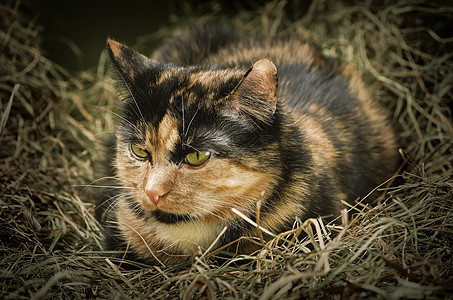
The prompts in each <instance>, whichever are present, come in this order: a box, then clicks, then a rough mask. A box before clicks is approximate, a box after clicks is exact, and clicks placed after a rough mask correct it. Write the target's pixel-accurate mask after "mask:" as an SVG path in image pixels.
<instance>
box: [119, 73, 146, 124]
mask: <svg viewBox="0 0 453 300" xmlns="http://www.w3.org/2000/svg"><path fill="white" fill-rule="evenodd" d="M118 74H119V75H120V77H121V80H122V81H123V83H124V85H125V86H126V88H127V90H128V91H129V94H130V95H131V98H132V100H134V103H135V106H136V107H137V110H138V112H139V113H140V116H141V117H142V119H145V118H144V117H143V114H142V111H141V110H140V107H139V106H138V103H137V101H136V100H135V97H134V94H132V91H131V89H130V88H129V85H128V84H127V82H126V80H125V79H124V77H123V75H122V74H121V73H120V72H118Z"/></svg>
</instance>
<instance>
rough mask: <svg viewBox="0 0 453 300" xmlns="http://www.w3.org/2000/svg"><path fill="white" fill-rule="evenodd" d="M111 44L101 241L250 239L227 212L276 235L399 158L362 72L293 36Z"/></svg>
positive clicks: (351, 194) (384, 172)
mask: <svg viewBox="0 0 453 300" xmlns="http://www.w3.org/2000/svg"><path fill="white" fill-rule="evenodd" d="M107 44H108V45H107V48H108V53H109V60H110V63H109V65H110V69H111V71H112V75H113V78H114V81H115V83H116V86H117V89H118V91H119V94H120V96H121V98H122V104H123V114H122V116H121V121H120V124H119V125H118V129H117V132H116V135H115V141H114V143H113V145H112V147H113V148H111V149H112V150H111V151H112V152H113V153H112V160H113V167H114V174H113V175H114V176H115V177H116V178H117V181H116V183H117V184H118V185H119V188H112V190H111V191H109V192H108V193H106V194H105V195H104V197H103V199H101V200H100V202H99V203H100V204H99V207H98V210H99V219H100V221H101V223H102V224H103V225H104V227H105V233H104V235H105V247H106V249H109V250H120V251H127V252H128V253H129V254H130V255H131V256H129V257H132V258H134V259H140V260H143V261H146V262H149V263H157V262H161V263H163V264H173V263H179V262H183V261H186V260H187V259H188V258H189V257H191V256H193V255H194V254H197V253H200V251H201V252H203V251H204V250H206V249H207V248H208V247H210V246H213V247H214V248H218V247H220V246H223V245H227V244H229V243H231V242H234V241H236V240H238V239H240V238H241V237H250V238H256V237H258V232H257V229H256V228H255V226H253V225H251V224H250V223H248V222H247V221H245V220H244V219H243V218H241V217H240V216H238V214H237V213H235V212H234V211H233V209H236V210H237V211H239V212H241V213H243V214H244V215H246V216H247V217H249V218H250V219H252V220H253V221H255V222H257V223H259V224H260V226H262V227H263V228H265V229H267V230H269V231H271V232H274V233H279V232H282V231H285V230H288V229H291V228H292V226H293V224H294V221H295V219H296V218H300V219H301V220H304V219H306V218H310V217H318V216H324V217H327V218H329V217H330V218H332V217H336V216H338V215H339V212H340V209H342V208H343V204H342V201H345V202H352V201H354V200H356V199H357V198H359V197H363V196H365V195H366V194H368V193H369V192H370V191H371V190H372V189H373V188H374V187H376V186H377V185H379V184H380V183H382V182H383V181H384V180H386V179H387V178H389V177H390V176H391V175H392V173H393V172H394V171H395V169H396V164H397V155H396V153H397V151H396V138H395V133H394V132H393V130H392V128H391V126H390V123H389V121H388V119H387V117H386V114H385V113H384V112H383V111H382V110H381V109H380V108H379V107H378V105H377V104H376V103H375V102H374V100H373V99H372V98H371V97H370V95H369V93H368V92H367V90H366V89H365V87H364V85H363V83H362V81H361V79H360V77H359V75H358V74H357V72H356V71H355V70H354V69H353V68H351V67H346V68H344V69H342V68H340V67H339V66H337V65H336V63H334V62H332V61H330V60H327V59H325V58H323V57H322V56H321V55H320V54H319V51H318V50H317V48H316V47H314V46H312V45H310V44H308V43H305V42H303V41H300V40H299V39H296V38H279V39H271V38H265V39H253V38H245V39H243V38H241V37H238V36H237V35H236V34H235V33H234V32H233V31H231V30H229V29H222V28H217V29H197V30H192V31H190V32H188V33H184V34H180V35H178V36H175V37H174V38H173V39H170V40H169V41H168V42H167V43H166V44H164V45H163V46H162V47H161V48H160V49H159V50H158V51H157V52H156V53H155V54H154V56H153V57H152V59H148V58H146V57H145V56H143V55H141V54H139V53H137V52H135V51H134V50H132V49H130V48H128V47H126V46H125V45H122V44H119V43H117V42H115V41H113V40H108V43H107ZM257 206H259V208H257ZM257 214H259V220H257V216H256V215H257ZM221 233H222V234H221ZM265 237H266V235H265ZM214 241H216V242H215V243H214ZM229 249H230V250H231V251H233V252H237V253H250V252H251V251H253V250H254V249H256V246H255V244H254V243H253V242H250V241H249V240H248V239H246V238H245V239H244V238H243V239H241V241H240V242H239V243H237V244H234V245H232V246H231V247H230V248H229Z"/></svg>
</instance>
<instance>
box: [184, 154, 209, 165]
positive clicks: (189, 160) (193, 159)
mask: <svg viewBox="0 0 453 300" xmlns="http://www.w3.org/2000/svg"><path fill="white" fill-rule="evenodd" d="M209 157H211V152H209V151H196V152H192V153H189V154H187V155H186V158H185V160H184V162H185V163H186V164H189V165H191V166H194V167H198V166H201V165H202V164H204V163H205V162H206V161H207V160H208V159H209Z"/></svg>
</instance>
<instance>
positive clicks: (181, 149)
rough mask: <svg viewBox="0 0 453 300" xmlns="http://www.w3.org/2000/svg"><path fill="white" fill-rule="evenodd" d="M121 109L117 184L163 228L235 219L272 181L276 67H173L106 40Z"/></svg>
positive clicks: (266, 63)
mask: <svg viewBox="0 0 453 300" xmlns="http://www.w3.org/2000/svg"><path fill="white" fill-rule="evenodd" d="M107 50H108V54H109V68H110V70H111V73H112V76H113V79H114V81H115V85H116V88H117V90H118V92H119V95H120V97H121V100H122V104H123V114H122V116H121V122H120V124H119V126H118V130H117V133H116V139H117V145H116V147H117V148H116V163H115V166H116V170H117V177H118V178H119V179H120V181H121V182H124V185H125V186H126V187H127V189H125V190H127V191H128V192H127V193H125V196H124V199H126V200H127V201H128V202H129V203H130V204H131V205H132V207H135V208H137V207H139V208H140V209H139V210H140V212H141V213H142V214H143V213H144V214H152V215H154V217H156V218H157V219H158V220H160V221H162V222H166V223H174V222H180V221H186V220H190V219H198V218H203V219H206V220H208V219H209V220H213V221H218V220H229V219H234V218H235V215H234V214H232V213H231V208H233V207H234V208H237V209H239V210H251V211H254V210H255V209H256V208H255V205H256V202H257V201H258V200H259V199H260V198H261V197H262V195H263V193H264V194H266V193H271V192H272V189H273V186H274V185H275V182H276V180H277V179H276V176H275V174H276V172H275V169H274V168H273V166H275V164H273V162H275V160H276V159H278V158H277V157H276V155H275V154H276V151H277V147H278V145H277V141H276V140H275V139H274V136H273V134H275V128H274V127H275V126H274V125H275V124H274V123H275V115H276V110H277V96H276V93H277V69H276V67H275V65H274V64H273V63H272V62H271V61H270V60H268V59H261V60H259V61H257V62H256V63H255V64H253V66H251V67H250V68H249V69H242V68H235V69H227V68H222V67H219V66H203V67H196V66H190V67H178V66H174V65H171V64H162V63H159V62H155V61H152V60H150V59H148V58H147V57H145V56H143V55H141V54H139V53H137V52H136V51H134V50H132V49H130V48H128V47H127V46H125V45H122V44H120V43H118V42H116V41H113V40H110V39H109V40H108V42H107Z"/></svg>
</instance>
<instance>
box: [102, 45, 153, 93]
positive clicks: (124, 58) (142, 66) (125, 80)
mask: <svg viewBox="0 0 453 300" xmlns="http://www.w3.org/2000/svg"><path fill="white" fill-rule="evenodd" d="M107 51H108V62H109V63H108V66H109V69H110V71H111V72H112V75H113V78H114V79H115V80H116V82H117V84H118V85H119V86H120V88H121V87H124V88H127V87H125V86H124V85H128V86H131V85H134V84H135V83H136V80H137V78H138V77H139V75H140V74H143V73H145V71H146V73H147V79H148V80H150V81H153V79H155V78H151V77H153V76H151V75H152V73H156V74H155V76H157V73H158V70H157V69H158V66H157V63H155V62H153V61H151V60H150V59H149V58H147V57H146V56H144V55H142V54H140V53H138V52H136V51H134V50H132V49H131V48H129V47H127V46H126V45H123V44H120V43H118V42H117V41H115V40H112V39H110V38H109V39H107ZM153 69H156V72H150V71H152V70H153ZM155 76H154V77H155Z"/></svg>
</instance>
